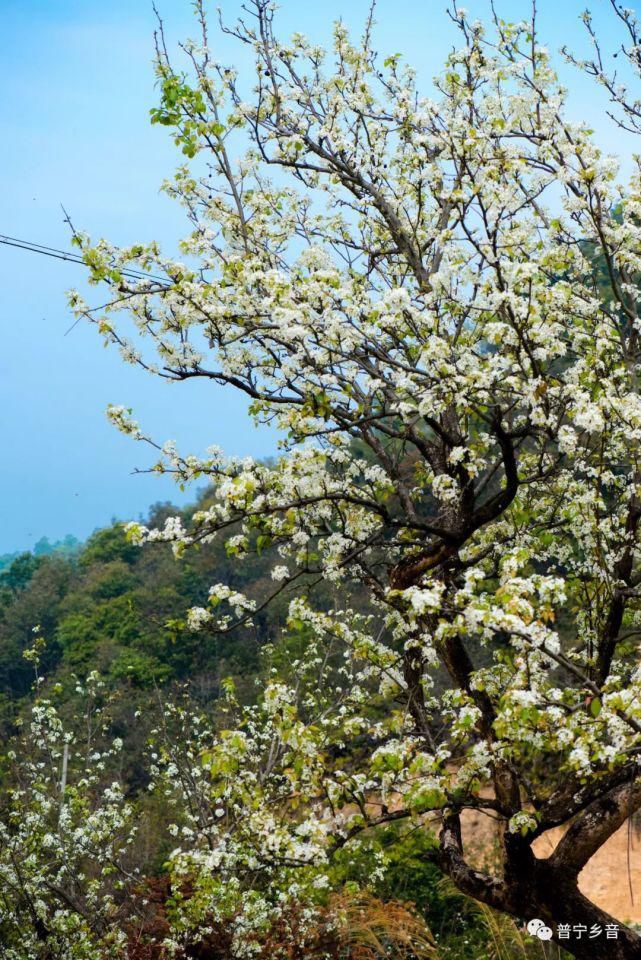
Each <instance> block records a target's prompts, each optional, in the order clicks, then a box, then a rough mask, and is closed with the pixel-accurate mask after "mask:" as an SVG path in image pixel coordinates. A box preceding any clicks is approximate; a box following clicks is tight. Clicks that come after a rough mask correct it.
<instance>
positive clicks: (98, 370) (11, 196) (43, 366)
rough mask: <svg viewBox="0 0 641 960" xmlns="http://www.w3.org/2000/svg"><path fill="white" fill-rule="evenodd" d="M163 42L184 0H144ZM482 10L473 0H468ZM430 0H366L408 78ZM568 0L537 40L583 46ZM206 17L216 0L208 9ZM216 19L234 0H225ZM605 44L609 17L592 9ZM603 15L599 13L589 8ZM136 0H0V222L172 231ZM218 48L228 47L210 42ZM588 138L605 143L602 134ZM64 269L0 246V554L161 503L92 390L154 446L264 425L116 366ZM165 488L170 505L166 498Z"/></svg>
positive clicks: (171, 161) (146, 32)
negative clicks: (69, 300)
mask: <svg viewBox="0 0 641 960" xmlns="http://www.w3.org/2000/svg"><path fill="white" fill-rule="evenodd" d="M157 5H158V7H159V9H160V11H161V14H162V16H163V18H164V19H165V22H166V27H167V31H168V36H169V39H170V42H175V41H178V40H180V39H184V38H185V37H186V36H189V35H193V34H194V33H195V29H194V21H193V18H192V13H191V7H190V4H189V2H188V0H157ZM465 5H466V6H467V7H468V9H470V10H472V11H474V12H475V13H476V12H477V11H478V13H479V15H481V16H482V15H483V14H484V12H485V11H486V10H487V6H486V4H485V3H482V2H480V0H479V2H473V0H468V2H467V3H466V4H465ZM445 6H446V4H445V2H444V0H379V5H378V11H377V24H378V25H377V37H378V40H377V48H378V49H379V50H380V51H381V52H382V53H393V52H396V51H402V52H403V53H404V55H405V56H406V58H407V59H408V60H409V61H410V62H411V63H412V64H413V65H414V66H416V67H417V68H418V69H419V74H420V75H421V76H422V77H424V78H425V82H426V84H427V83H429V79H430V77H431V76H433V75H434V74H435V73H436V72H438V70H439V68H440V65H441V64H442V61H443V58H444V56H445V55H446V53H447V50H448V49H449V48H450V46H451V43H452V38H453V34H452V27H451V24H450V22H449V20H448V18H447V15H446V13H445ZM584 6H585V2H576V0H562V2H561V0H539V11H540V31H541V35H542V37H543V38H544V41H545V42H546V44H547V45H548V46H549V47H550V49H553V50H554V49H557V48H558V47H559V46H561V44H563V43H569V44H571V45H576V46H577V47H580V45H581V43H582V42H583V37H582V32H581V26H580V24H579V22H578V15H579V13H580V11H581V10H582V9H583V8H584ZM211 7H212V12H213V11H214V10H215V7H216V4H215V3H212V4H211ZM222 7H223V11H224V13H225V14H226V15H227V17H229V18H231V17H233V15H234V14H236V13H238V12H239V11H240V7H241V3H240V2H239V0H227V2H224V3H223V4H222ZM280 7H281V9H280V12H279V16H278V21H279V30H280V31H281V32H282V33H289V32H292V31H293V30H299V31H302V32H304V33H307V34H308V35H310V36H312V37H314V38H315V39H318V40H321V41H324V40H326V39H327V37H328V32H329V25H330V24H331V22H332V21H333V20H334V19H336V18H338V17H339V16H342V17H343V19H345V20H346V21H347V22H348V23H349V24H351V25H354V26H359V25H360V24H362V22H363V19H364V17H365V14H366V11H367V7H368V2H367V0H342V2H340V0H324V2H323V3H311V2H309V0H307V2H306V0H281V5H280ZM498 7H499V9H500V10H501V12H502V13H503V15H504V16H506V17H510V18H517V17H519V16H526V15H528V10H529V7H528V5H527V4H526V3H521V2H519V0H505V2H503V3H501V2H500V0H499V2H498ZM593 8H594V10H595V12H596V13H597V14H598V17H599V23H601V24H602V26H601V31H602V35H603V37H604V40H605V42H606V45H607V43H608V41H611V40H612V37H611V35H610V32H611V30H612V25H613V21H612V19H611V18H610V17H606V16H605V14H606V12H607V11H606V3H605V0H596V2H595V3H594V4H593ZM602 17H603V19H601V18H602ZM153 29H154V15H153V12H152V8H151V2H148V0H128V2H124V0H110V2H109V3H88V2H87V0H28V2H25V0H0V89H1V90H2V92H3V96H2V101H1V102H2V106H1V108H0V117H1V125H2V134H3V136H2V140H3V149H2V150H1V151H0V174H1V176H0V184H1V186H0V233H1V234H8V235H12V236H17V237H20V238H26V239H30V240H34V241H36V242H39V243H43V244H49V245H52V246H56V247H66V246H68V231H67V228H66V227H65V225H64V224H63V222H62V213H61V210H60V203H63V204H64V205H65V207H66V208H67V209H68V210H69V212H70V214H71V216H72V218H73V220H74V222H75V225H76V226H77V227H78V228H80V229H82V230H87V231H88V232H90V233H91V234H92V235H95V236H99V235H102V236H106V237H108V238H109V239H111V240H114V241H116V242H123V243H128V242H133V241H137V240H148V239H152V238H156V239H159V240H161V241H162V242H164V243H165V244H166V245H167V246H168V247H169V248H171V247H172V246H173V245H174V244H175V241H176V239H177V238H178V237H180V235H181V232H182V231H183V228H184V224H183V221H182V218H181V214H180V211H179V210H178V209H176V208H175V207H174V206H173V205H172V204H171V203H170V202H169V201H168V200H167V199H166V198H165V197H163V196H162V195H159V193H158V187H159V185H160V182H161V181H162V179H163V178H164V177H166V176H169V175H170V174H171V172H172V170H173V168H174V166H175V165H176V163H177V162H178V156H177V154H176V151H175V148H174V147H173V145H172V144H171V142H170V139H169V137H168V136H167V133H166V131H164V130H162V129H161V128H159V127H151V126H150V124H149V120H148V114H149V109H150V107H151V106H153V105H154V104H155V93H154V87H153V71H152V66H151V60H152V53H153V48H152V33H153ZM222 52H223V55H224V56H225V58H226V59H229V60H230V61H231V62H234V61H235V57H234V54H233V53H232V52H231V51H230V48H229V45H228V44H227V43H226V44H224V45H223V48H222ZM566 80H567V82H568V83H570V84H571V85H572V88H573V98H572V101H571V102H572V110H573V112H575V113H576V115H577V116H582V117H586V118H589V119H591V117H590V112H591V111H593V110H594V104H595V95H594V89H593V88H592V86H590V85H588V84H587V83H586V82H585V81H584V80H582V79H581V78H578V77H577V76H576V75H573V74H572V75H571V74H569V73H567V72H566ZM597 132H598V134H599V136H600V138H601V139H602V141H603V142H604V144H605V145H606V146H607V147H608V148H609V149H611V150H612V151H617V150H619V149H622V144H621V137H620V135H618V134H617V135H615V134H614V132H613V131H612V130H610V129H608V128H607V127H606V126H605V125H602V126H598V127H597ZM82 279H83V274H82V269H81V268H79V267H75V266H72V265H69V264H65V263H62V262H60V261H56V260H48V259H46V258H43V257H37V256H35V255H32V254H27V253H24V252H21V251H16V250H12V249H10V248H8V247H3V246H0V333H1V341H0V342H1V349H0V442H1V444H2V451H3V462H2V470H1V472H0V504H1V507H0V518H1V523H0V553H2V552H5V551H10V550H18V549H28V548H29V547H31V546H33V544H34V543H35V541H36V540H38V539H39V538H40V537H41V536H48V537H49V538H50V539H57V538H60V537H62V536H64V535H65V534H67V533H72V534H74V535H76V536H78V537H81V538H83V537H85V536H87V535H88V534H89V533H90V532H91V531H92V530H93V529H94V528H95V527H97V526H101V525H103V524H105V523H108V522H109V521H110V519H111V518H112V517H117V518H119V519H129V518H132V517H137V516H138V515H139V514H140V513H141V512H142V513H144V512H145V511H146V508H147V507H148V506H149V504H151V503H153V502H154V501H156V500H163V499H172V498H173V499H176V500H177V499H178V492H177V490H176V488H175V487H174V486H173V485H172V484H171V482H170V481H169V480H168V479H161V478H157V477H153V476H134V475H133V473H132V471H133V470H134V468H135V467H144V466H145V465H146V463H147V462H148V457H147V455H146V453H145V451H144V450H143V449H142V448H141V447H140V446H139V445H137V444H135V443H133V442H132V441H130V440H128V439H126V438H124V437H122V436H120V435H119V434H118V433H117V432H116V431H115V430H114V429H113V428H112V427H110V426H109V424H108V423H107V421H106V418H105V416H104V411H105V408H106V406H107V404H108V403H109V402H113V403H122V404H125V405H126V406H132V407H133V408H134V411H135V414H136V415H137V417H138V419H139V420H140V422H141V424H142V425H143V426H144V428H145V429H146V430H147V431H148V432H150V433H152V434H153V435H154V436H155V437H156V438H158V439H159V440H164V439H169V438H171V439H175V440H176V441H178V443H179V446H180V447H181V449H183V450H185V451H187V450H189V451H193V452H201V451H202V450H203V449H204V448H205V447H206V446H207V445H209V444H212V443H216V444H218V445H220V446H222V447H223V448H224V449H225V450H227V451H228V452H229V453H235V454H253V455H257V456H263V455H267V454H269V453H271V452H273V450H274V447H275V440H274V436H273V435H270V434H269V433H268V432H266V431H263V432H261V431H257V430H256V429H254V428H253V426H252V425H251V423H250V421H249V419H248V417H247V413H246V405H245V402H244V401H243V400H242V398H239V397H236V396H234V395H233V394H230V393H229V392H228V391H227V390H222V389H220V388H216V387H212V386H211V385H209V384H198V383H188V384H182V385H178V386H171V385H168V384H165V383H162V382H159V381H157V380H154V379H153V378H151V377H148V376H146V375H144V374H143V373H142V372H141V371H138V370H134V369H133V368H130V367H125V366H123V364H122V362H121V361H120V358H119V356H118V355H117V354H116V353H115V352H112V351H105V350H103V349H102V348H101V344H100V342H99V340H98V337H97V334H96V333H95V331H94V330H93V329H92V328H90V327H88V326H85V325H83V324H79V325H77V326H76V327H75V328H74V329H73V330H72V331H71V332H69V333H68V334H66V335H65V331H67V330H68V328H69V327H70V325H71V322H72V318H71V317H70V314H69V310H68V308H67V305H66V298H65V291H66V290H68V289H69V288H70V287H72V286H81V284H82ZM183 499H185V498H184V497H183Z"/></svg>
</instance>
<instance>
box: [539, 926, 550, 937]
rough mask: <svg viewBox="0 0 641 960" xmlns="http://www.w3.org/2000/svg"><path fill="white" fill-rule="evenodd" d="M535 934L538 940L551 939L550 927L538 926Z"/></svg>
mask: <svg viewBox="0 0 641 960" xmlns="http://www.w3.org/2000/svg"><path fill="white" fill-rule="evenodd" d="M536 935H537V937H538V938H539V940H551V939H552V930H551V929H550V927H545V926H544V927H539V929H538V930H537V931H536Z"/></svg>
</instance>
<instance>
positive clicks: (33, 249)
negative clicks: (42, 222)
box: [0, 234, 171, 286]
mask: <svg viewBox="0 0 641 960" xmlns="http://www.w3.org/2000/svg"><path fill="white" fill-rule="evenodd" d="M0 244H4V246H6V247H16V248H17V249H18V250H27V251H29V253H39V254H41V255H42V256H44V257H54V258H55V259H56V260H68V261H69V262H70V263H79V264H80V265H81V266H83V267H86V266H87V264H86V263H85V261H84V260H83V259H82V257H81V256H80V254H78V253H67V252H66V251H65V250H58V249H57V248H56V247H47V246H44V245H43V244H42V243H34V242H33V241H32V240H19V239H18V238H17V237H9V236H5V235H4V234H0ZM120 273H122V275H123V277H131V278H132V279H133V280H153V281H155V282H156V283H161V284H162V285H163V286H171V280H168V279H167V278H166V277H157V276H155V275H154V274H153V273H143V272H142V270H128V269H124V270H120Z"/></svg>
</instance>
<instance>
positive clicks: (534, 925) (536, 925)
mask: <svg viewBox="0 0 641 960" xmlns="http://www.w3.org/2000/svg"><path fill="white" fill-rule="evenodd" d="M541 927H545V924H544V923H543V921H542V920H539V919H538V918H537V917H535V918H534V920H530V922H529V923H528V925H527V932H528V933H529V934H530V935H531V936H533V937H536V936H538V933H539V930H540V929H541Z"/></svg>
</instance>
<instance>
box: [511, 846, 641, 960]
mask: <svg viewBox="0 0 641 960" xmlns="http://www.w3.org/2000/svg"><path fill="white" fill-rule="evenodd" d="M533 880H534V883H533V884H532V888H531V889H530V891H529V895H528V891H527V889H526V890H524V891H523V894H524V896H523V897H522V898H521V910H522V911H523V912H522V915H523V916H524V917H525V919H526V920H531V919H533V918H534V917H539V918H540V919H541V920H544V921H545V922H546V924H547V925H548V926H549V927H551V928H552V931H553V933H554V936H553V940H554V942H555V943H558V944H559V946H560V947H562V948H563V949H564V950H566V951H567V952H568V953H570V954H572V956H574V957H577V960H641V936H640V935H639V934H638V933H635V931H634V930H631V929H630V927H626V926H625V925H623V924H622V923H620V921H619V920H617V919H616V917H612V916H610V914H608V913H606V912H605V911H604V910H601V909H600V908H599V907H597V906H596V905H595V904H594V903H592V901H591V900H588V898H587V897H585V896H584V895H583V894H582V893H581V891H580V890H579V888H578V886H577V883H576V880H575V879H574V878H572V877H568V876H567V875H566V876H563V875H562V873H561V872H560V871H559V870H558V868H554V867H553V866H552V865H551V864H549V863H548V862H547V861H545V860H539V861H536V862H535V865H534V877H533ZM559 924H569V925H570V937H569V939H567V940H566V939H559V937H558V925H559ZM575 924H584V925H585V926H586V927H587V930H586V931H584V932H582V934H581V938H580V939H578V938H577V934H576V933H575V932H574V931H573V929H572V928H573V927H574V925H575ZM608 924H614V925H615V926H616V927H618V936H617V938H616V939H608V938H607V937H606V925H608ZM593 927H596V928H600V930H601V933H600V934H599V935H598V936H594V937H593V938H592V939H590V937H589V934H590V930H591V929H592V928H593Z"/></svg>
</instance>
